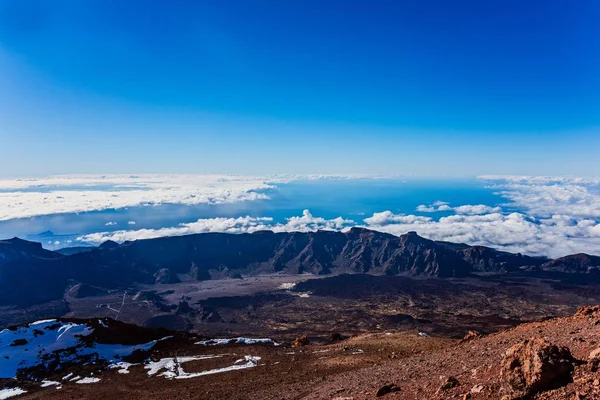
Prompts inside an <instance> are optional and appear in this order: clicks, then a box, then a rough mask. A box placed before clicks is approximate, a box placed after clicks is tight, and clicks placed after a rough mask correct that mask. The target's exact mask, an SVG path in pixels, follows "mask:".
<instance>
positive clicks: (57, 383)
mask: <svg viewBox="0 0 600 400" xmlns="http://www.w3.org/2000/svg"><path fill="white" fill-rule="evenodd" d="M59 385H60V382H57V381H47V380H46V379H44V380H43V381H42V384H41V385H40V387H43V388H45V387H48V386H59Z"/></svg>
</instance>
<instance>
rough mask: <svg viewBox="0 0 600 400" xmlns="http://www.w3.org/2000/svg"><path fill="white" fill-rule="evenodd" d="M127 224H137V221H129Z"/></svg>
mask: <svg viewBox="0 0 600 400" xmlns="http://www.w3.org/2000/svg"><path fill="white" fill-rule="evenodd" d="M127 225H135V221H127Z"/></svg>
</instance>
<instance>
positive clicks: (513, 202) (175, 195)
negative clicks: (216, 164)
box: [0, 175, 600, 257]
mask: <svg viewBox="0 0 600 400" xmlns="http://www.w3.org/2000/svg"><path fill="white" fill-rule="evenodd" d="M355 178H363V179H364V178H365V176H361V175H349V176H344V175H313V176H290V175H286V176H270V177H264V176H263V177H260V176H241V175H236V176H232V175H142V176H126V175H123V176H114V175H113V176H95V175H94V176H92V175H90V176H82V175H79V176H60V177H49V178H44V179H36V180H5V181H0V221H2V220H10V219H15V218H29V217H34V216H38V215H50V214H57V213H77V212H84V211H94V210H105V209H112V208H116V209H118V208H124V207H135V206H145V205H155V204H186V205H193V204H203V203H205V204H222V203H235V202H244V201H255V200H268V199H269V195H268V192H269V190H273V189H274V188H276V186H277V184H280V183H287V182H292V181H294V180H298V179H355ZM478 179H480V180H481V181H482V182H484V183H485V184H486V185H487V186H488V187H490V188H491V189H492V190H494V191H495V192H496V193H497V194H498V195H499V196H500V197H499V199H500V200H501V202H500V203H499V204H496V205H485V204H449V203H448V202H446V201H445V200H444V199H439V200H438V201H436V202H434V203H432V204H421V205H419V206H418V207H417V208H416V209H415V210H414V213H408V214H397V213H393V212H392V211H389V210H382V211H380V212H376V213H374V214H372V215H371V216H367V217H365V218H364V219H362V220H351V219H346V218H342V217H338V218H335V219H325V218H322V217H318V216H314V215H313V214H312V213H311V212H310V211H309V210H305V211H304V212H303V214H302V215H301V216H292V217H289V218H287V219H286V221H285V222H276V221H274V219H272V218H268V217H253V216H243V217H237V218H202V219H199V220H197V221H195V222H191V223H181V224H179V225H176V226H171V227H164V228H159V229H135V225H134V224H130V225H129V229H124V230H117V231H106V232H96V233H91V234H87V235H82V236H80V237H79V238H77V241H78V242H80V243H83V244H98V243H102V242H104V241H106V240H114V241H117V242H122V241H125V240H136V239H146V238H153V237H159V236H174V235H185V234H192V233H203V232H229V233H251V232H255V231H259V230H267V229H268V230H273V231H275V232H292V231H302V232H307V231H316V230H319V229H325V230H344V229H349V228H350V227H352V226H363V227H367V228H370V229H374V230H378V231H382V232H387V233H391V234H394V235H401V234H404V233H406V232H408V231H416V232H417V233H418V234H419V235H421V236H424V237H427V238H430V239H433V240H446V241H452V242H463V243H468V244H472V245H484V246H490V247H494V248H499V249H503V250H507V251H511V252H521V253H525V254H531V255H545V256H550V257H560V256H564V255H567V254H572V253H578V252H585V253H591V254H600V178H580V177H532V176H480V177H479V178H478ZM98 186H102V187H103V188H104V189H102V190H90V188H93V187H98ZM106 187H108V189H106ZM439 212H444V213H446V215H445V216H441V217H439V216H436V214H435V213H439ZM448 214H449V215H448ZM107 226H110V223H107Z"/></svg>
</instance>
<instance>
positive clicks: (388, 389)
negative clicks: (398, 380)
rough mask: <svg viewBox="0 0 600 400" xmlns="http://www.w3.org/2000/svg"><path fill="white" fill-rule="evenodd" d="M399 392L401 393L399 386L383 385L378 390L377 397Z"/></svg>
mask: <svg viewBox="0 0 600 400" xmlns="http://www.w3.org/2000/svg"><path fill="white" fill-rule="evenodd" d="M398 391H400V388H399V387H398V386H396V385H394V384H393V383H389V384H387V385H383V386H382V387H380V388H379V389H377V392H375V397H381V396H385V395H386V394H388V393H392V392H398Z"/></svg>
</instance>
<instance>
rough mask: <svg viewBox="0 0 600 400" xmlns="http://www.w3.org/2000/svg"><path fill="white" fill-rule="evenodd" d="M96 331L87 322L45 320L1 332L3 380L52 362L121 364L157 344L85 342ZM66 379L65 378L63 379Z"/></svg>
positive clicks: (1, 370) (0, 373)
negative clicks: (134, 353)
mask: <svg viewBox="0 0 600 400" xmlns="http://www.w3.org/2000/svg"><path fill="white" fill-rule="evenodd" d="M93 332H94V328H93V327H92V326H90V325H87V324H85V323H81V324H80V323H73V322H57V321H56V320H44V321H37V322H33V323H31V324H29V325H23V326H20V327H17V328H13V329H4V330H3V331H0V360H2V361H1V362H0V378H15V377H16V375H17V373H18V371H19V370H21V369H24V368H30V367H36V366H40V367H41V366H44V367H48V366H49V364H50V362H56V361H57V360H58V361H59V363H60V364H64V363H68V362H78V361H80V360H81V361H86V362H93V361H99V360H104V361H107V362H118V361H121V360H122V358H123V357H126V356H129V355H130V354H132V353H133V352H134V351H136V350H149V349H151V348H152V347H153V346H154V344H155V343H156V341H152V342H149V343H144V344H139V345H120V344H100V343H96V342H93V341H89V340H88V341H87V343H86V341H85V340H83V339H84V338H85V337H86V336H89V335H90V334H92V333H93ZM63 380H64V378H63Z"/></svg>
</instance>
